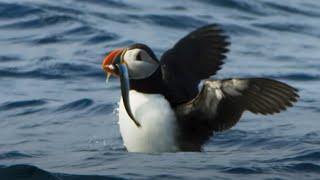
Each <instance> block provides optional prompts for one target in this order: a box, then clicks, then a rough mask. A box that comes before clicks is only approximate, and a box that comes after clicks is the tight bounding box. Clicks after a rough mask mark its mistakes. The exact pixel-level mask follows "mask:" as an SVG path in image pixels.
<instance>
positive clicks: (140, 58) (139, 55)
mask: <svg viewBox="0 0 320 180" xmlns="http://www.w3.org/2000/svg"><path fill="white" fill-rule="evenodd" d="M136 60H137V61H142V57H141V53H139V54H138V55H137V57H136Z"/></svg>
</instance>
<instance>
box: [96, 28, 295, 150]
mask: <svg viewBox="0 0 320 180" xmlns="http://www.w3.org/2000/svg"><path fill="white" fill-rule="evenodd" d="M229 45H230V42H229V37H228V36H227V35H226V33H225V32H224V31H223V30H222V28H221V27H220V26H219V25H217V24H210V25H206V26H203V27H200V28H198V29H196V30H194V31H192V32H191V33H189V34H187V35H186V36H185V37H183V38H182V39H180V40H179V41H178V42H177V43H176V44H175V45H174V46H173V47H172V48H170V49H169V50H167V51H165V52H164V53H163V55H162V56H161V58H159V59H158V58H157V56H156V55H155V53H154V52H153V51H152V49H151V48H150V47H149V46H147V45H145V44H140V43H138V44H133V45H130V46H128V47H126V48H119V49H115V50H113V51H111V52H110V53H108V54H107V55H106V56H105V58H104V59H103V62H102V69H103V71H104V72H105V74H106V76H107V80H108V79H109V77H110V76H111V75H113V76H116V77H119V79H120V84H121V85H120V88H121V98H120V102H119V108H118V118H119V120H118V123H119V129H120V133H121V137H122V139H123V144H124V146H125V148H126V149H127V151H129V152H144V153H159V152H178V151H195V152H196V151H202V150H203V146H204V145H205V144H206V143H207V142H208V140H209V139H210V138H211V137H212V136H213V135H214V134H215V133H218V132H222V131H225V130H228V129H230V128H232V127H233V126H234V125H235V124H237V123H238V122H239V120H240V118H241V116H242V114H243V113H244V112H245V111H249V112H251V113H254V114H261V115H272V114H275V113H279V112H281V111H284V110H286V109H287V108H288V107H291V106H293V103H294V102H296V101H297V100H298V98H299V95H298V90H297V89H296V88H294V87H292V86H290V85H288V84H286V83H284V82H280V81H277V80H274V79H269V78H263V77H257V78H251V77H250V78H228V79H214V78H213V77H212V76H214V75H215V74H216V73H217V72H218V70H220V69H221V66H222V65H223V64H224V60H225V59H226V53H227V52H228V51H229V49H228V46H229Z"/></svg>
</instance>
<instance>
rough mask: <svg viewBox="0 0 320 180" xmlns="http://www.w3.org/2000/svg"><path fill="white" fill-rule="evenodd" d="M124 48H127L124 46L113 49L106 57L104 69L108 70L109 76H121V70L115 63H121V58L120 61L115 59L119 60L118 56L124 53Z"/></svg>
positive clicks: (103, 63)
mask: <svg viewBox="0 0 320 180" xmlns="http://www.w3.org/2000/svg"><path fill="white" fill-rule="evenodd" d="M124 50H125V49H124V48H121V49H116V50H113V51H111V52H110V53H109V54H108V55H107V56H106V57H105V58H104V60H103V62H102V69H103V70H104V72H106V74H107V76H110V75H114V76H119V72H118V71H117V69H116V68H115V66H114V64H115V63H118V64H120V63H121V62H120V59H119V62H115V61H116V60H117V58H118V57H120V56H121V55H122V54H123V52H124Z"/></svg>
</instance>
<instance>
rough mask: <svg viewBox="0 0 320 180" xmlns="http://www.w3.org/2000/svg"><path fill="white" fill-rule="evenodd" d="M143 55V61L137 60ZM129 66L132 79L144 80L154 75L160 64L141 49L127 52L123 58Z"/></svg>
mask: <svg viewBox="0 0 320 180" xmlns="http://www.w3.org/2000/svg"><path fill="white" fill-rule="evenodd" d="M139 53H141V58H142V59H137V56H138V54H139ZM123 59H124V61H125V62H126V63H127V65H128V71H129V77H130V78H131V79H144V78H147V77H149V76H150V75H152V74H153V73H154V72H155V71H156V70H157V68H158V67H159V65H158V63H156V61H155V60H153V59H152V58H151V57H150V56H149V55H148V54H147V52H145V51H144V50H141V49H131V50H128V51H126V53H125V54H124V56H123Z"/></svg>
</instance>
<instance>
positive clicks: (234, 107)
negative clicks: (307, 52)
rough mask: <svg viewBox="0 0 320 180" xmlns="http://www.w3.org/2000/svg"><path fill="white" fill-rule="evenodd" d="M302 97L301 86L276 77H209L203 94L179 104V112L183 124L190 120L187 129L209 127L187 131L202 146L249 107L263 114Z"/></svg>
mask: <svg viewBox="0 0 320 180" xmlns="http://www.w3.org/2000/svg"><path fill="white" fill-rule="evenodd" d="M298 98H299V95H298V90H297V89H295V88H293V87H291V86H289V85H287V84H285V83H282V82H279V81H276V80H272V79H266V78H249V79H226V80H206V81H205V83H204V86H203V87H202V90H201V92H200V93H199V95H198V96H197V97H196V98H195V99H194V100H193V101H191V102H190V103H187V104H182V105H180V106H178V107H177V108H176V114H177V117H178V120H179V123H180V124H184V122H188V126H184V128H186V127H189V128H190V129H196V128H197V127H198V126H199V127H202V129H205V132H206V133H205V134H203V133H201V132H198V131H192V130H189V131H186V130H185V133H187V134H188V136H189V137H190V134H192V137H193V138H194V139H197V140H198V141H197V142H198V145H199V146H201V145H202V144H203V143H204V142H205V141H206V140H208V139H209V138H210V136H211V135H212V134H213V132H216V131H223V130H227V129H229V128H231V127H233V126H234V125H235V124H236V123H237V122H238V121H239V120H240V118H241V116H242V114H243V112H244V111H246V110H247V111H250V112H252V113H255V114H263V115H268V114H274V113H279V112H281V111H284V110H286V109H287V108H288V107H291V106H292V105H293V103H294V102H296V101H297V100H298ZM190 117H192V118H190ZM204 126H205V127H206V128H203V127H204ZM208 132H209V133H208ZM195 137H196V138H195ZM181 138H182V139H184V142H188V140H187V139H186V138H187V136H184V135H183V134H181ZM194 144H196V143H194Z"/></svg>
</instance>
